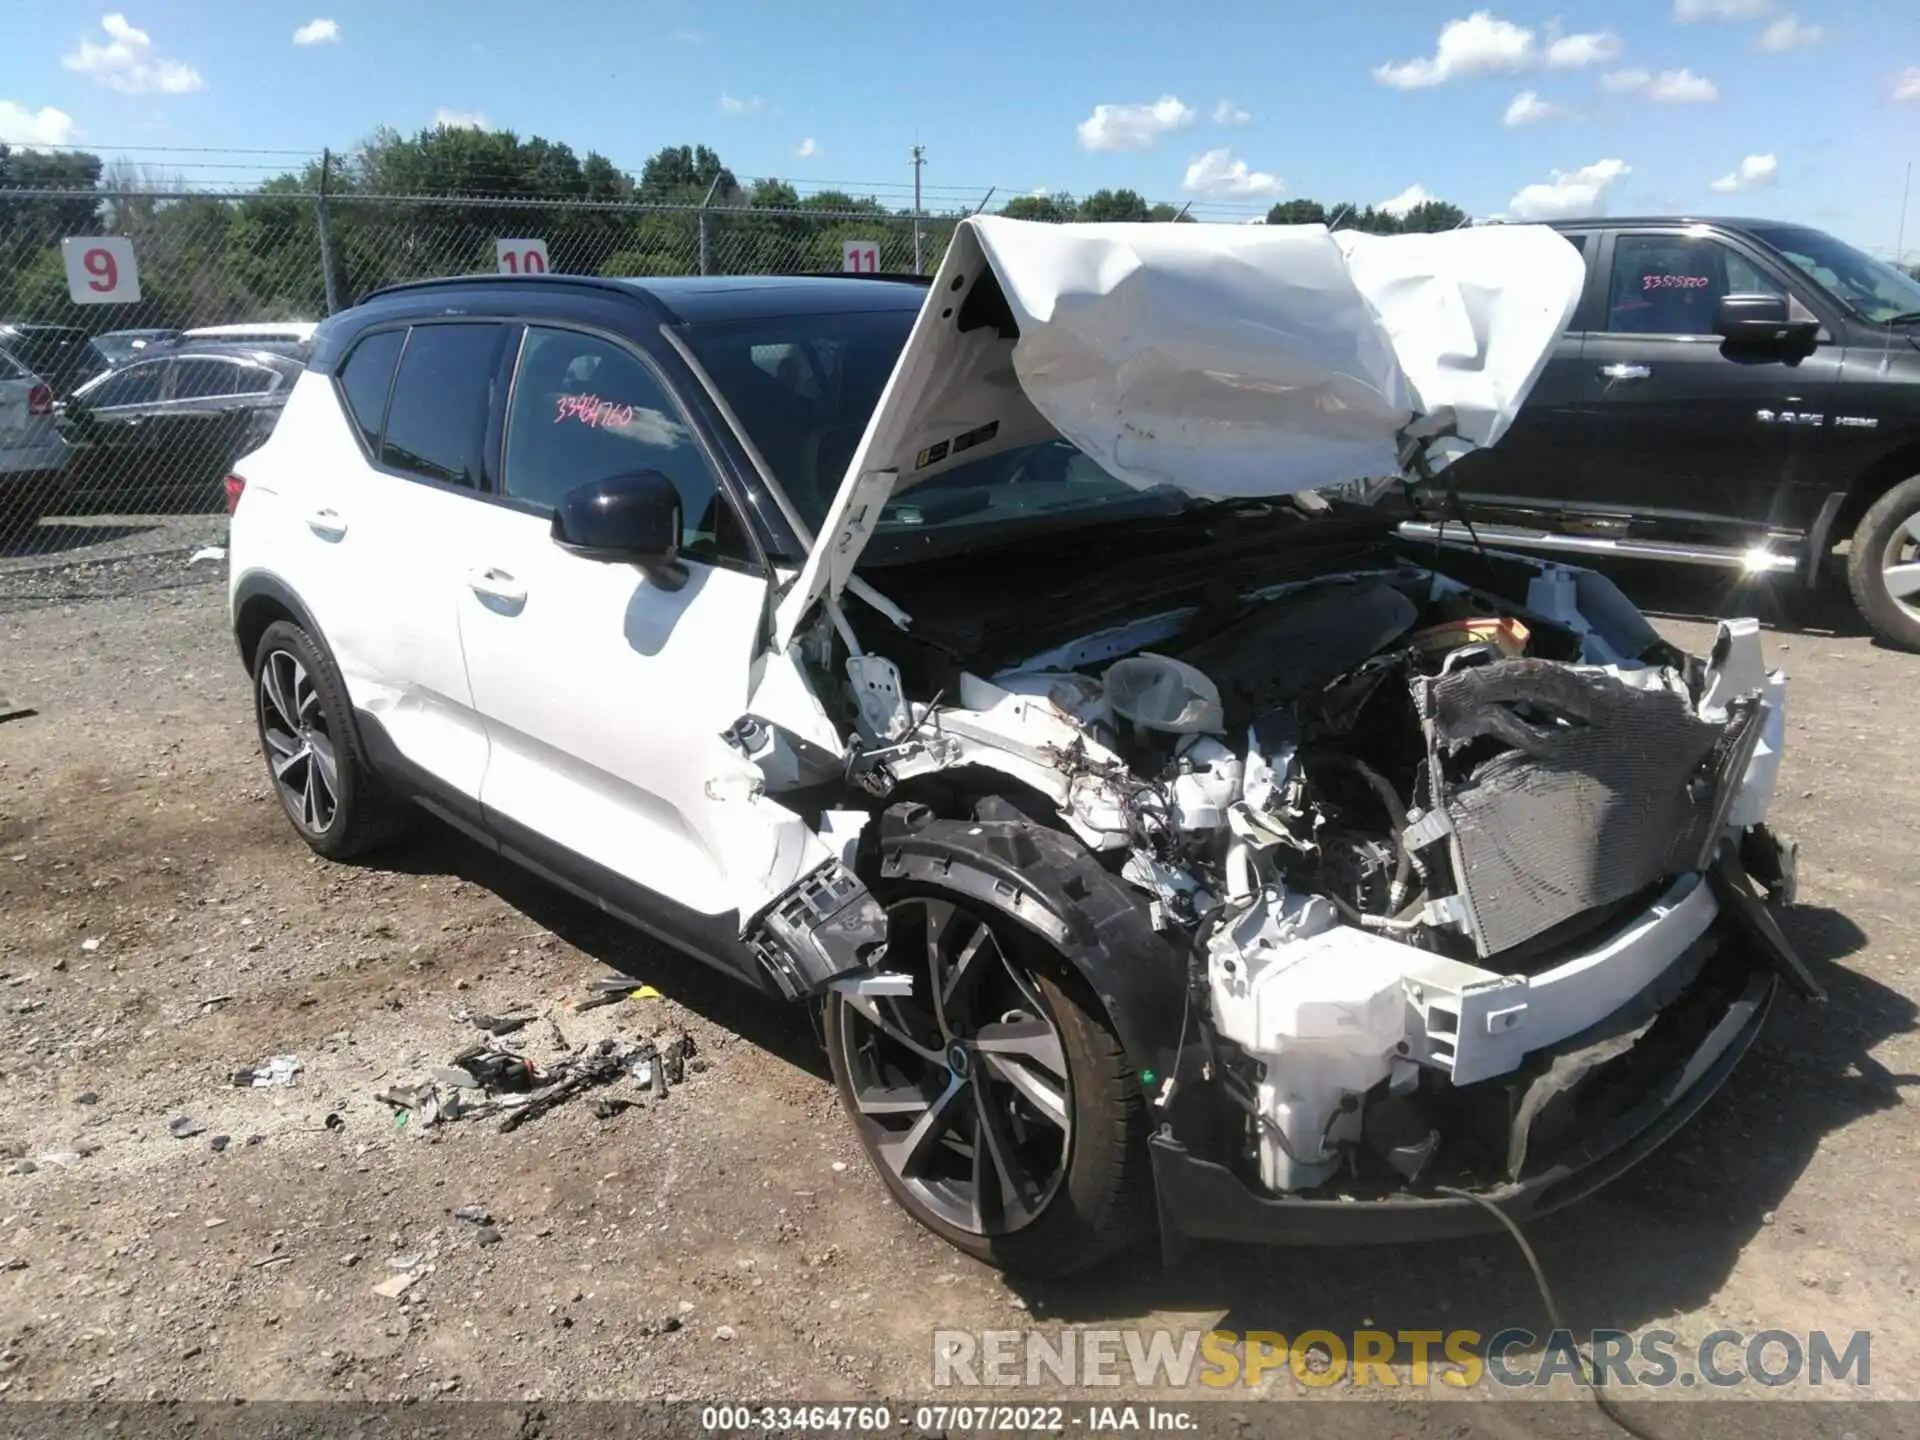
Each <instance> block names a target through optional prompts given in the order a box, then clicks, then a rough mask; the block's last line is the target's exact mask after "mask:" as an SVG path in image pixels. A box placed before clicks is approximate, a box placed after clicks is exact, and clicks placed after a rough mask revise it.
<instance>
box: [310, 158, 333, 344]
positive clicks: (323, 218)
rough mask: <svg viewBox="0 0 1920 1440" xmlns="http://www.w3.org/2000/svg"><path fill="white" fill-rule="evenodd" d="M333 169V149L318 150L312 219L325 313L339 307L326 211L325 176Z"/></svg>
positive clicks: (331, 225)
mask: <svg viewBox="0 0 1920 1440" xmlns="http://www.w3.org/2000/svg"><path fill="white" fill-rule="evenodd" d="M332 169H333V151H331V150H322V151H321V152H320V193H319V195H318V196H316V197H315V199H314V209H313V213H314V221H315V223H316V224H317V225H318V226H319V229H320V278H321V279H322V280H323V281H324V282H325V284H326V287H327V314H329V315H332V314H334V313H335V312H336V311H338V310H339V309H340V277H339V276H338V275H337V274H335V273H334V268H333V224H332V221H331V220H330V219H329V217H328V213H327V176H328V172H330V171H331V170H332Z"/></svg>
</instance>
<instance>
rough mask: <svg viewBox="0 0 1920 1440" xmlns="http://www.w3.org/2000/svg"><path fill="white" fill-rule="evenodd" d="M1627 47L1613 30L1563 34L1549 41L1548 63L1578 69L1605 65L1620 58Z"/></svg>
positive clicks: (1557, 67)
mask: <svg viewBox="0 0 1920 1440" xmlns="http://www.w3.org/2000/svg"><path fill="white" fill-rule="evenodd" d="M1625 48H1626V47H1625V46H1624V45H1623V44H1622V43H1621V41H1620V37H1619V36H1618V35H1616V34H1614V33H1613V32H1612V31H1611V30H1596V31H1591V32H1589V33H1587V34H1584V35H1562V36H1561V37H1560V38H1559V39H1558V40H1551V41H1549V42H1548V43H1547V64H1549V65H1551V66H1552V67H1553V68H1554V69H1556V70H1578V69H1581V68H1582V67H1583V66H1587V65H1603V64H1605V63H1606V62H1607V61H1609V60H1618V59H1619V58H1620V52H1621V51H1622V50H1624V49H1625Z"/></svg>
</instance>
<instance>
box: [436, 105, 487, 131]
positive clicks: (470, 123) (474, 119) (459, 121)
mask: <svg viewBox="0 0 1920 1440" xmlns="http://www.w3.org/2000/svg"><path fill="white" fill-rule="evenodd" d="M433 123H434V124H435V125H437V126H441V127H443V128H445V129H448V130H491V129H492V128H493V126H492V125H490V124H488V123H487V117H486V115H485V114H484V113H482V112H481V111H479V110H445V109H441V110H436V111H434V112H433Z"/></svg>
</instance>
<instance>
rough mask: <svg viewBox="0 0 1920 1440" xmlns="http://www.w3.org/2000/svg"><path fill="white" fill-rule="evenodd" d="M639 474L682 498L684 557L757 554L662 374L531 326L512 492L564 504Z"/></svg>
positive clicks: (510, 456)
mask: <svg viewBox="0 0 1920 1440" xmlns="http://www.w3.org/2000/svg"><path fill="white" fill-rule="evenodd" d="M639 470H657V471H659V472H660V473H661V474H662V475H665V476H666V477H667V479H669V480H670V481H672V482H673V485H674V488H675V489H677V490H678V491H679V492H680V515H681V537H680V544H681V548H682V549H684V550H686V551H687V552H688V553H689V554H692V555H695V556H700V555H707V556H711V555H716V554H724V555H727V556H731V557H735V558H744V557H745V556H746V555H747V553H748V552H747V548H746V544H745V540H744V537H743V536H742V535H741V533H740V529H739V526H738V524H737V523H736V522H735V519H734V516H733V509H732V506H731V505H729V504H728V502H727V498H726V496H725V495H724V494H723V493H721V491H720V490H719V489H718V488H717V487H716V485H715V483H714V478H713V471H712V469H711V468H710V467H709V466H708V464H707V457H706V455H705V453H704V452H703V451H702V450H701V448H700V445H699V443H698V442H697V441H696V440H695V439H694V436H693V432H692V431H691V430H689V429H688V428H687V425H686V421H685V419H684V417H683V415H682V413H681V411H680V408H679V406H678V405H676V404H675V403H674V401H673V399H672V397H671V396H669V395H668V394H667V392H666V390H665V389H664V388H663V387H662V385H661V383H660V382H659V380H657V379H656V378H655V377H654V374H653V372H652V370H650V369H649V368H648V367H647V366H646V365H645V364H643V363H642V362H641V361H640V360H639V359H637V358H636V357H635V356H634V355H632V354H631V353H630V352H628V351H626V350H623V349H621V348H620V347H619V346H617V345H612V344H609V343H608V342H606V341H605V340H598V339H595V338H594V337H593V336H591V335H581V334H578V333H576V332H574V331H571V330H548V329H542V328H540V327H538V326H533V327H529V329H528V330H527V340H526V346H525V348H524V349H523V350H522V351H521V352H520V371H519V374H518V376H517V377H516V378H515V380H514V386H513V401H512V404H511V405H510V407H509V409H508V413H507V446H506V476H505V479H506V492H507V494H509V495H512V496H514V497H516V498H518V499H521V500H528V501H531V502H533V503H534V504H537V505H554V504H557V503H558V502H559V500H560V497H561V496H563V495H565V494H566V493H567V492H568V491H569V490H572V489H574V488H576V487H578V486H581V485H585V484H588V483H590V482H592V481H595V480H604V479H606V478H608V477H610V476H614V475H630V474H633V473H634V472H635V471H639Z"/></svg>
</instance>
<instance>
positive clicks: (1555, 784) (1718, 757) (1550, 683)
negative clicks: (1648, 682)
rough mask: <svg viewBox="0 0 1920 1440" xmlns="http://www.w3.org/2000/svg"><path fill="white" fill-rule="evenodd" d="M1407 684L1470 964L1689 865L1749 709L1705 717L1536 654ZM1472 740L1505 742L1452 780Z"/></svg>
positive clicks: (1705, 846) (1745, 749)
mask: <svg viewBox="0 0 1920 1440" xmlns="http://www.w3.org/2000/svg"><path fill="white" fill-rule="evenodd" d="M1413 693H1414V703H1415V705H1416V706H1417V707H1418V710H1419V713H1420V716H1421V720H1422V722H1423V724H1424V725H1425V727H1426V731H1427V739H1428V746H1429V761H1430V769H1431V774H1432V776H1433V789H1434V803H1435V808H1436V809H1437V810H1440V811H1442V812H1444V813H1445V816H1446V822H1447V824H1446V828H1447V831H1448V832H1449V844H1450V848H1451V851H1452V857H1453V866H1454V874H1455V876H1456V878H1457V880H1458V882H1459V886H1460V891H1461V894H1462V896H1464V898H1465V900H1466V904H1467V908H1468V912H1469V916H1470V920H1471V930H1472V934H1473V938H1474V943H1475V946H1476V947H1477V949H1478V951H1479V953H1480V955H1481V956H1483V957H1484V956H1490V955H1495V954H1498V953H1499V952H1501V951H1503V950H1506V949H1509V948H1510V947H1512V946H1514V945H1518V944H1519V943H1521V942H1522V941H1524V940H1527V939H1530V938H1531V937H1533V936H1535V935H1538V934H1540V933H1541V932H1543V931H1545V930H1548V929H1551V928H1552V927H1553V926H1555V925H1557V924H1559V923H1560V922H1561V921H1563V920H1567V919H1570V918H1571V917H1573V916H1575V915H1578V914H1579V913H1581V912H1582V911H1585V910H1590V909H1593V908H1595V907H1596V906H1601V905H1606V904H1608V903H1610V902H1612V901H1615V900H1622V899H1625V898H1627V897H1628V896H1630V895H1633V894H1635V893H1637V892H1638V891H1640V890H1642V889H1644V888H1646V887H1647V886H1650V885H1652V884H1653V883H1655V882H1656V881H1658V880H1660V879H1662V878H1663V877H1666V876H1671V875H1678V874H1684V873H1686V872H1688V871H1692V870H1696V869H1698V868H1699V866H1700V863H1701V857H1702V855H1703V854H1707V853H1710V851H1711V848H1712V845H1713V841H1714V837H1715V835H1716V834H1717V831H1718V827H1719V823H1720V818H1721V817H1722V816H1723V815H1724V814H1725V810H1726V801H1727V796H1728V793H1729V790H1730V787H1731V786H1732V785H1733V784H1735V783H1736V782H1737V781H1738V778H1739V775H1740V773H1741V770H1742V768H1743V767H1744V764H1745V760H1746V757H1747V756H1748V755H1750V754H1751V753H1752V748H1753V742H1754V740H1755V739H1756V738H1757V735H1758V728H1757V727H1758V722H1759V720H1760V715H1761V707H1760V706H1759V705H1758V704H1757V703H1755V702H1754V701H1752V700H1750V699H1745V700H1741V701H1738V702H1736V703H1735V704H1734V705H1733V706H1731V707H1730V709H1729V715H1728V719H1727V721H1726V723H1725V724H1717V723H1714V722H1712V721H1707V720H1703V719H1701V718H1700V717H1699V716H1698V715H1696V714H1694V712H1693V708H1692V706H1691V704H1690V702H1689V700H1688V698H1687V696H1686V695H1685V694H1684V693H1681V692H1680V691H1678V690H1676V689H1671V688H1667V687H1664V686H1663V687H1659V688H1651V689H1648V688H1641V687H1639V686H1635V685H1631V684H1629V683H1627V682H1626V681H1625V680H1623V679H1622V678H1620V677H1619V676H1617V675H1614V674H1610V673H1608V672H1606V671H1601V670H1576V669H1571V668H1569V667H1567V666H1564V665H1557V664H1553V663H1551V662H1547V661H1538V660H1506V661H1500V662H1497V663H1495V664H1491V665H1484V666H1476V667H1472V668H1468V669H1465V670H1459V671H1455V672H1454V673H1452V674H1449V675H1442V676H1440V677H1438V678H1421V679H1417V680H1415V681H1414V683H1413ZM1488 740H1491V741H1494V742H1498V743H1500V744H1502V745H1504V746H1506V747H1508V748H1506V749H1503V750H1501V751H1500V752H1499V753H1497V754H1494V755H1492V756H1491V757H1489V758H1486V759H1482V760H1479V761H1478V762H1477V763H1475V764H1473V765H1472V768H1471V769H1470V770H1468V771H1467V773H1466V774H1465V775H1464V776H1462V775H1460V774H1459V773H1458V772H1459V770H1460V768H1461V763H1462V762H1461V761H1460V760H1459V759H1458V758H1456V757H1458V756H1459V754H1460V752H1461V751H1463V750H1465V749H1467V748H1468V747H1469V746H1473V745H1476V743H1483V742H1485V741H1488Z"/></svg>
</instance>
